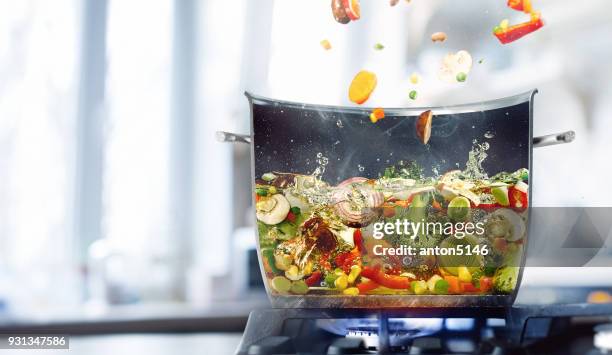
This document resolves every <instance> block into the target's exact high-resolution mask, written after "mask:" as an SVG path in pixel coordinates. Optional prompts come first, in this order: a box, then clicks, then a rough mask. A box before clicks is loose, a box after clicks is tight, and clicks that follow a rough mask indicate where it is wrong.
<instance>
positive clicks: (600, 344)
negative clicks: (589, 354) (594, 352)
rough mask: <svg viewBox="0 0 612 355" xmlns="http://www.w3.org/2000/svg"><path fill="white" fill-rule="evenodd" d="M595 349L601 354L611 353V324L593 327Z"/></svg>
mask: <svg viewBox="0 0 612 355" xmlns="http://www.w3.org/2000/svg"><path fill="white" fill-rule="evenodd" d="M593 343H594V344H595V347H596V348H597V349H599V350H600V351H602V352H604V353H605V352H608V351H612V323H608V324H600V325H598V326H596V327H595V339H594V342H593Z"/></svg>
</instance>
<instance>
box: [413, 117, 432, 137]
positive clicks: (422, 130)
mask: <svg viewBox="0 0 612 355" xmlns="http://www.w3.org/2000/svg"><path fill="white" fill-rule="evenodd" d="M432 117H433V113H432V112H431V110H427V111H425V112H423V113H422V114H421V115H420V116H419V118H418V119H417V122H416V135H417V137H419V139H420V140H421V142H422V143H423V144H427V142H429V138H430V137H431V119H432Z"/></svg>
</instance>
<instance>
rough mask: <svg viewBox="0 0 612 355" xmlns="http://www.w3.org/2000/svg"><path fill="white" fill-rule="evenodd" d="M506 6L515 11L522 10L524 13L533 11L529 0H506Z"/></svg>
mask: <svg viewBox="0 0 612 355" xmlns="http://www.w3.org/2000/svg"><path fill="white" fill-rule="evenodd" d="M508 7H509V8H511V9H514V10H516V11H523V12H524V13H526V14H530V13H532V12H533V7H532V6H531V0H508Z"/></svg>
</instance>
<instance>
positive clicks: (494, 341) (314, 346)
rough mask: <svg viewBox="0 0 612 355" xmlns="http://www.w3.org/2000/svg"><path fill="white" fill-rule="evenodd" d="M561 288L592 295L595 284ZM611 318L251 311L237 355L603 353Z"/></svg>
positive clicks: (557, 311)
mask: <svg viewBox="0 0 612 355" xmlns="http://www.w3.org/2000/svg"><path fill="white" fill-rule="evenodd" d="M598 290H601V289H598ZM531 291H532V293H533V294H534V295H537V294H538V293H540V294H544V293H545V292H547V291H546V290H531ZM549 291H550V290H549ZM556 291H557V292H565V293H568V294H572V295H574V296H576V295H585V297H584V298H583V297H574V298H577V299H578V298H581V299H583V300H586V295H587V294H588V293H589V292H591V291H592V290H589V289H584V288H580V289H567V288H566V289H564V290H556ZM610 291H612V290H605V291H604V292H610ZM611 322H612V303H601V304H596V303H583V302H566V303H552V304H541V303H537V302H534V303H532V304H525V303H517V304H515V305H514V306H512V307H508V308H426V309H425V308H413V309H401V310H400V309H386V310H361V309H360V310H350V309H342V310H339V309H338V310H332V309H325V310H313V309H308V310H306V309H268V310H257V311H253V312H252V313H251V315H250V317H249V320H248V323H247V327H246V329H245V333H244V336H243V339H242V342H241V344H240V346H239V349H238V351H237V354H238V355H243V354H244V355H246V354H248V355H264V354H266V355H268V354H304V355H306V354H313V355H314V354H380V353H383V354H471V353H477V354H603V353H605V352H604V350H603V349H608V351H612V339H611V338H612V325H611V324H609V323H611Z"/></svg>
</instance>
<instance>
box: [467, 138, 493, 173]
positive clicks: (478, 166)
mask: <svg viewBox="0 0 612 355" xmlns="http://www.w3.org/2000/svg"><path fill="white" fill-rule="evenodd" d="M472 144H473V146H472V149H470V152H469V154H468V160H467V162H466V163H465V170H464V171H463V174H464V175H465V176H466V177H468V178H472V179H488V175H487V173H486V171H485V170H484V169H483V167H482V162H483V161H484V160H485V159H486V158H487V156H488V154H487V150H489V147H490V146H489V143H488V142H484V143H480V144H479V143H478V141H477V140H475V139H474V141H473V142H472Z"/></svg>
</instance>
